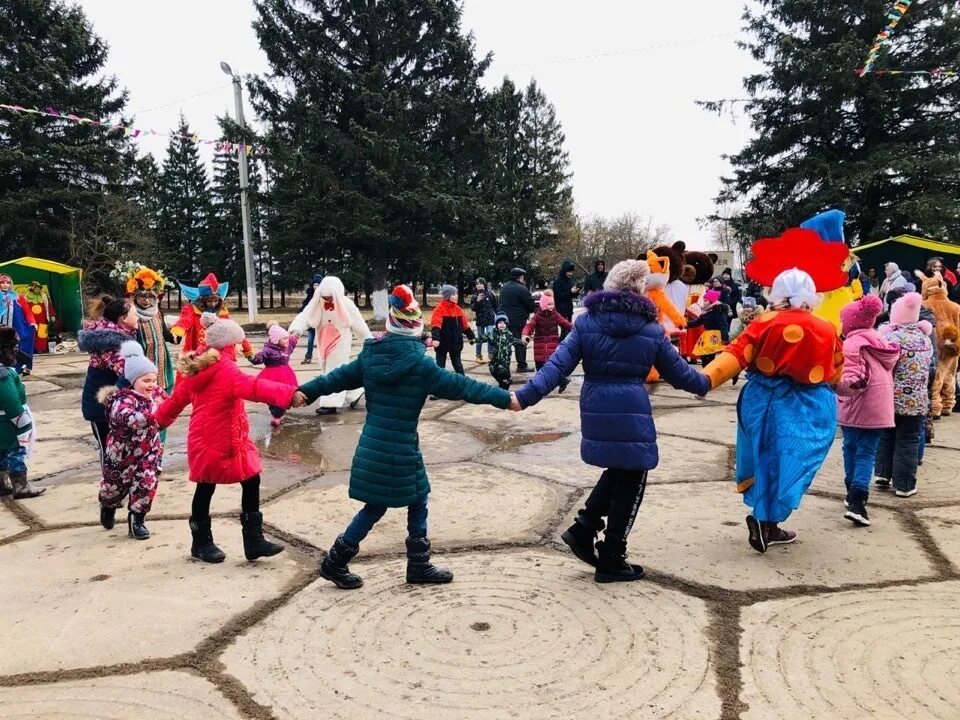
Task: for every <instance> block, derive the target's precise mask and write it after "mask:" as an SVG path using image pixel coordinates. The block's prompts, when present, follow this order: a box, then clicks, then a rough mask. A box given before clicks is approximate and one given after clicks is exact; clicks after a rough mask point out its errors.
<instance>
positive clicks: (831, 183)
mask: <svg viewBox="0 0 960 720" xmlns="http://www.w3.org/2000/svg"><path fill="white" fill-rule="evenodd" d="M890 5H891V3H890V2H889V0H851V1H850V2H842V3H809V2H797V1H796V0H758V2H757V3H755V4H754V5H753V6H750V7H748V10H747V11H746V13H745V14H744V20H745V31H746V33H747V34H748V37H747V39H746V40H744V41H743V42H742V43H741V46H742V47H743V48H745V49H746V50H748V51H749V52H750V53H751V55H752V56H753V57H754V58H755V59H756V60H758V61H759V62H760V63H762V65H763V68H762V70H761V71H759V72H758V73H756V74H754V75H751V76H748V77H746V78H745V79H744V88H745V90H746V92H747V94H748V96H749V101H748V102H747V104H746V111H747V113H748V115H749V117H750V121H751V124H752V126H753V129H754V131H755V138H754V139H753V140H751V141H750V142H749V143H748V144H747V146H746V147H745V148H744V149H743V150H742V151H741V152H739V153H737V154H736V155H734V156H733V157H732V158H730V161H731V164H732V165H733V173H732V174H731V175H730V176H729V177H726V178H724V179H723V189H722V191H721V193H720V196H719V197H718V199H717V200H718V204H722V203H731V202H742V203H744V208H743V210H742V212H741V213H740V214H739V215H738V217H737V218H735V219H734V223H735V229H736V230H737V232H739V233H743V234H746V235H747V236H749V237H759V236H762V235H769V234H774V233H778V232H780V231H781V230H783V229H784V228H786V227H789V226H792V225H796V224H797V223H799V222H800V221H802V220H803V219H804V218H806V217H809V216H810V215H813V214H815V213H817V212H819V211H821V210H824V209H826V208H829V207H837V208H841V209H843V210H845V211H846V212H847V221H848V222H847V237H848V238H850V239H853V240H854V241H860V242H868V241H871V240H878V239H882V238H885V237H889V236H891V235H898V234H900V233H904V232H909V233H914V234H920V235H926V236H930V237H935V238H947V239H950V238H952V239H954V240H957V239H960V120H958V116H957V110H956V108H957V107H958V106H960V82H958V79H957V78H947V77H943V78H937V77H929V76H923V75H885V74H867V75H865V76H864V77H859V76H858V74H857V73H856V72H855V70H856V69H857V68H859V67H860V66H861V65H862V64H863V61H864V58H865V56H866V53H867V49H868V48H869V46H870V45H871V43H872V41H873V38H874V36H875V35H876V34H877V33H878V32H879V31H880V30H881V29H882V28H883V27H884V25H885V23H886V13H887V12H888V11H889V8H890ZM958 59H960V9H958V6H957V4H956V3H920V2H915V3H913V5H912V6H911V8H910V10H909V12H908V13H907V14H906V16H905V17H904V18H903V20H902V21H901V22H900V24H899V25H898V26H897V28H896V30H895V32H894V33H893V35H892V37H891V42H890V43H889V45H888V46H887V47H886V48H885V49H884V50H883V51H882V52H881V54H880V57H879V59H878V63H877V65H876V68H877V69H879V70H883V69H898V70H900V69H919V70H929V69H932V68H938V67H947V68H952V69H956V68H957V63H958ZM703 104H704V105H705V106H706V107H708V109H712V110H718V109H721V108H722V107H723V102H722V101H721V102H707V103H703ZM714 219H717V218H714Z"/></svg>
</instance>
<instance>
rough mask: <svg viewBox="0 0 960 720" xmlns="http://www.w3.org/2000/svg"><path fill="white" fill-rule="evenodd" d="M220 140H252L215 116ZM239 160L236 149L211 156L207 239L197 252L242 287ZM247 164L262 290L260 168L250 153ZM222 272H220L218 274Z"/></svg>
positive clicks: (265, 266) (264, 259) (266, 265)
mask: <svg viewBox="0 0 960 720" xmlns="http://www.w3.org/2000/svg"><path fill="white" fill-rule="evenodd" d="M218 121H219V123H220V130H221V140H223V141H225V142H231V143H239V142H243V143H252V142H253V136H252V134H250V133H249V131H247V132H246V133H244V131H243V130H241V129H240V128H238V127H237V124H236V123H235V122H233V121H232V120H230V119H229V118H226V117H221V118H218ZM239 165H240V162H239V160H238V158H237V151H236V150H217V152H216V154H215V155H214V157H213V185H212V187H211V201H212V208H211V210H212V214H211V216H210V230H209V235H210V242H209V243H207V244H206V246H205V247H204V249H203V251H202V253H201V263H200V264H201V265H202V266H203V267H211V268H219V269H218V271H217V277H218V278H220V279H221V280H227V281H229V282H230V285H231V286H232V287H233V288H237V289H244V288H246V268H245V262H246V258H245V255H244V251H243V215H242V211H241V208H240V167H239ZM247 167H248V169H249V170H248V186H249V187H248V195H249V198H250V225H251V229H252V236H253V252H254V263H255V266H256V269H257V281H258V289H259V290H260V291H261V292H262V288H263V283H264V281H265V279H266V278H265V272H269V258H268V257H267V255H266V252H265V249H264V247H263V242H262V239H261V232H260V194H261V184H262V183H261V172H260V167H259V163H258V162H257V161H256V158H253V157H250V158H249V159H248V162H247ZM221 273H222V275H221Z"/></svg>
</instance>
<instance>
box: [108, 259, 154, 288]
mask: <svg viewBox="0 0 960 720" xmlns="http://www.w3.org/2000/svg"><path fill="white" fill-rule="evenodd" d="M110 277H111V278H113V279H114V280H116V281H117V282H118V283H122V284H123V289H124V290H125V291H126V293H127V295H128V296H133V295H154V296H157V297H159V296H160V295H163V293H164V292H166V289H167V278H166V277H164V275H163V273H161V272H159V271H157V270H153V269H152V268H148V267H147V266H146V265H141V264H140V263H136V262H133V261H132V260H130V261H127V262H125V263H124V262H118V263H117V264H116V266H115V267H114V268H113V272H111V273H110Z"/></svg>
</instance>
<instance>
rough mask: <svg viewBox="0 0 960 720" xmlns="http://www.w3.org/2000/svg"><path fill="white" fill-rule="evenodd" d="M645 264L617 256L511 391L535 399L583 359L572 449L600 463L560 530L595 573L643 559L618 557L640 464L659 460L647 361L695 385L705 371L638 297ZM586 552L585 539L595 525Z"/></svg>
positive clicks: (632, 569)
mask: <svg viewBox="0 0 960 720" xmlns="http://www.w3.org/2000/svg"><path fill="white" fill-rule="evenodd" d="M648 273H649V266H648V265H647V263H646V262H645V261H642V260H626V261H624V262H621V263H617V264H616V265H615V266H614V267H613V269H612V270H611V271H610V274H609V275H608V276H607V279H606V283H605V285H604V287H605V290H604V291H602V292H595V293H591V294H590V296H589V297H588V298H587V299H586V301H585V302H584V304H585V306H586V308H587V312H586V313H585V314H583V315H580V316H579V317H578V318H577V320H576V322H575V323H574V329H573V332H571V333H570V335H568V336H567V339H566V340H564V341H563V342H562V343H561V344H560V346H559V347H558V348H557V350H556V352H554V353H553V355H552V356H551V357H550V359H549V360H548V361H547V364H546V365H544V367H543V368H542V369H541V370H540V371H539V372H538V373H537V374H536V375H535V376H534V377H532V378H531V379H530V381H529V382H528V383H527V384H526V385H524V386H523V387H522V388H521V389H520V390H518V391H517V393H516V395H517V400H518V401H519V403H520V405H521V407H524V408H526V407H530V406H531V405H535V404H537V403H538V402H539V401H540V400H541V399H542V398H543V397H544V396H546V395H547V394H549V393H550V392H551V391H552V390H553V389H554V388H555V387H557V386H558V385H559V384H560V381H561V379H562V378H565V377H567V376H568V375H569V374H570V373H571V372H573V370H574V368H576V367H577V365H578V364H579V363H580V362H581V361H582V362H583V370H584V380H583V389H582V391H581V393H580V423H581V433H582V435H583V440H582V442H581V445H580V456H581V458H582V459H583V461H584V462H585V463H587V464H589V465H594V466H597V467H601V468H605V470H604V472H603V474H602V475H601V477H600V480H599V482H597V484H596V486H595V487H594V488H593V490H592V491H591V493H590V497H589V498H587V501H586V506H585V507H584V508H583V509H582V510H581V511H580V513H579V514H578V516H577V521H576V522H575V523H574V524H573V525H572V526H571V527H570V528H569V529H568V530H567V531H566V532H565V533H564V534H563V536H562V537H563V540H564V542H566V543H567V544H568V545H569V546H570V548H571V549H572V550H573V552H574V554H575V555H576V556H577V557H578V558H580V559H581V560H583V561H584V562H586V563H588V564H590V565H596V568H597V572H596V576H595V579H596V580H597V582H616V581H625V580H636V579H638V578H640V577H641V576H642V575H643V569H642V568H640V567H638V566H632V565H628V564H627V563H626V560H625V556H626V549H627V536H628V535H629V534H630V530H631V529H632V527H633V522H634V519H635V518H636V514H637V509H638V508H639V507H640V503H641V502H642V501H643V492H644V488H645V487H646V484H647V473H648V472H649V471H650V470H652V469H653V468H655V467H656V466H657V464H658V463H659V460H660V458H659V453H658V451H657V431H656V427H655V426H654V422H653V415H652V411H651V408H650V399H649V397H648V396H647V391H646V388H645V387H644V381H645V380H646V377H647V375H648V374H649V372H650V369H651V368H653V367H655V368H657V370H658V371H659V372H660V376H661V378H662V379H663V380H664V381H666V382H668V383H670V384H671V385H673V386H674V387H676V388H678V389H681V390H687V391H689V392H691V393H694V394H696V395H704V394H706V393H707V391H708V390H709V388H710V382H709V380H708V379H707V378H706V377H705V376H704V375H701V374H700V373H698V372H697V371H696V370H694V369H693V368H692V367H691V366H689V365H688V364H687V363H685V362H684V361H683V359H682V358H681V357H680V355H679V354H678V353H677V351H676V349H675V348H674V347H673V346H672V345H671V344H670V340H669V339H668V338H667V336H666V333H664V331H663V327H662V326H661V325H660V323H659V322H657V317H658V314H659V312H658V310H657V307H656V306H655V305H654V304H653V303H652V302H651V301H650V300H649V299H647V298H645V297H643V291H644V288H645V285H646V277H647V274H648ZM604 516H606V517H607V524H606V533H605V535H604V540H603V542H602V543H599V544H598V550H599V557H598V556H597V555H595V554H594V540H595V539H596V536H597V533H598V532H599V531H600V530H603V528H604V522H603V517H604Z"/></svg>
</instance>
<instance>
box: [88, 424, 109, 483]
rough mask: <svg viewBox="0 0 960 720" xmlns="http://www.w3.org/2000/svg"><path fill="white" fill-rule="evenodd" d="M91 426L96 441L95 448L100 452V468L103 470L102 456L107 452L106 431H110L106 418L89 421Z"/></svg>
mask: <svg viewBox="0 0 960 720" xmlns="http://www.w3.org/2000/svg"><path fill="white" fill-rule="evenodd" d="M90 427H91V428H93V439H94V440H96V441H97V450H98V451H99V453H100V470H101V471H102V470H103V456H104V455H105V454H106V452H107V433H108V432H110V424H109V423H108V422H107V421H106V420H97V421H94V422H91V423H90Z"/></svg>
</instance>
